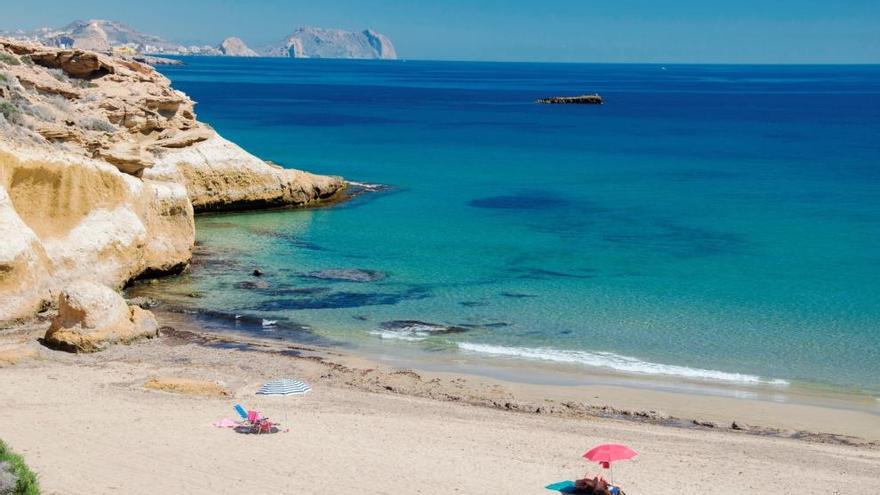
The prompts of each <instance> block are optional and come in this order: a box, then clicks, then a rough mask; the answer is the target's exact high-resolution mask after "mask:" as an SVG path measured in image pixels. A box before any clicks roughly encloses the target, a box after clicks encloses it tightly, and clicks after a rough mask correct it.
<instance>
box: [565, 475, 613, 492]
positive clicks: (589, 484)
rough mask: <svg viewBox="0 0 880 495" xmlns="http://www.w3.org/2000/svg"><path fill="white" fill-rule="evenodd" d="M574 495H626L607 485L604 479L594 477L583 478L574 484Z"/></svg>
mask: <svg viewBox="0 0 880 495" xmlns="http://www.w3.org/2000/svg"><path fill="white" fill-rule="evenodd" d="M574 488H575V493H585V494H591V495H626V494H624V493H623V492H622V491H621V490H620V489H619V488H617V487H615V486H612V485H609V484H608V483H607V482H605V479H604V478H602V477H600V476H596V477H594V478H593V479H590V478H584V479H581V480H576V481H575V482H574Z"/></svg>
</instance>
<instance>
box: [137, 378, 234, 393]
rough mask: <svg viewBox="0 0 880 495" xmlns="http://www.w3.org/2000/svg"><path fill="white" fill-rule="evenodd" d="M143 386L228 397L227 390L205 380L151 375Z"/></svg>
mask: <svg viewBox="0 0 880 495" xmlns="http://www.w3.org/2000/svg"><path fill="white" fill-rule="evenodd" d="M144 388H147V389H150V390H159V391H162V392H171V393H175V394H184V395H200V396H208V397H229V396H230V395H232V394H231V393H230V392H229V390H226V389H225V388H224V387H222V386H220V385H219V384H217V383H214V382H211V381H207V380H192V379H189V378H174V377H153V378H150V379H149V380H147V381H146V383H144Z"/></svg>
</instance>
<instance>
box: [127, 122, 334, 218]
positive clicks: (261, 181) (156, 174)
mask: <svg viewBox="0 0 880 495" xmlns="http://www.w3.org/2000/svg"><path fill="white" fill-rule="evenodd" d="M144 177H145V178H149V179H155V180H159V181H170V182H178V183H181V184H184V185H185V186H186V189H187V192H188V193H189V198H190V201H192V205H193V208H194V210H195V211H196V212H205V211H224V210H239V209H252V208H274V207H283V206H288V205H297V206H310V205H314V204H317V203H320V202H322V201H329V200H332V199H333V198H334V197H335V196H338V195H339V194H341V193H342V192H343V191H344V189H345V182H344V181H343V180H342V179H341V178H339V177H328V176H323V175H314V174H310V173H307V172H303V171H300V170H293V169H284V168H281V167H278V166H276V165H270V164H268V163H266V162H265V161H263V160H260V159H259V158H257V157H255V156H253V155H251V154H250V153H248V152H246V151H244V150H243V149H241V148H240V147H239V146H237V145H236V144H234V143H232V142H230V141H227V140H225V139H223V138H221V137H219V136H215V137H212V138H211V139H208V140H205V141H200V142H197V143H193V144H192V145H191V146H187V147H185V148H174V149H168V150H166V152H165V153H164V154H163V155H162V157H161V158H159V159H158V160H157V161H156V163H155V165H154V166H153V168H151V169H149V170H147V171H145V173H144Z"/></svg>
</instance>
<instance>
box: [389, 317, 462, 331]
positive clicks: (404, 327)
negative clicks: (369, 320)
mask: <svg viewBox="0 0 880 495" xmlns="http://www.w3.org/2000/svg"><path fill="white" fill-rule="evenodd" d="M379 326H380V327H382V328H383V329H384V330H397V331H407V332H423V333H425V332H426V333H431V334H447V333H463V332H467V328H464V327H460V326H449V325H440V324H437V323H428V322H424V321H419V320H392V321H385V322H382V323H381V324H380V325H379Z"/></svg>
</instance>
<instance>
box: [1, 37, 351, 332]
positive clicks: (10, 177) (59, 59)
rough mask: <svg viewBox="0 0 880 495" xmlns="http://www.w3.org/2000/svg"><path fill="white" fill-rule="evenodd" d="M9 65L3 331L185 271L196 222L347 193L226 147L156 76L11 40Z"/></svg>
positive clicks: (4, 117) (140, 67)
mask: <svg viewBox="0 0 880 495" xmlns="http://www.w3.org/2000/svg"><path fill="white" fill-rule="evenodd" d="M0 54H2V55H3V57H0V103H2V106H0V111H2V113H0V235H2V239H3V241H4V242H2V243H0V324H2V323H3V322H7V321H9V320H13V319H18V318H23V317H26V316H28V315H33V314H34V313H35V312H36V311H37V310H38V309H39V308H40V307H43V306H45V305H46V303H47V301H48V302H52V301H54V300H55V297H54V296H53V294H56V295H57V294H58V293H59V291H60V290H61V289H63V288H64V287H66V286H67V284H69V283H71V282H72V281H74V280H87V281H90V282H94V283H99V284H102V285H106V286H108V287H111V288H120V287H122V286H123V284H125V283H126V282H127V281H129V280H131V279H133V278H136V277H141V276H154V275H157V274H163V273H168V272H175V271H178V270H180V269H182V268H183V267H185V266H186V264H187V263H188V262H189V259H190V257H191V255H192V247H193V243H194V239H195V227H194V221H193V213H194V211H213V210H232V209H245V208H259V207H286V206H309V205H313V204H316V203H318V202H321V201H326V200H330V199H333V198H335V197H336V196H337V195H339V194H341V192H342V191H343V190H344V188H345V183H344V182H343V181H342V180H341V179H339V178H335V177H324V176H316V175H312V174H308V173H305V172H301V171H298V170H287V169H282V168H280V167H277V166H273V165H270V164H268V163H266V162H264V161H263V160H260V159H259V158H257V157H255V156H253V155H251V154H249V153H247V152H246V151H245V150H243V149H241V148H240V147H238V146H236V145H235V144H233V143H230V142H229V141H227V140H225V139H223V138H222V137H220V136H219V135H217V133H216V132H214V131H213V130H212V129H211V128H210V127H208V126H206V125H204V124H202V123H200V122H198V121H197V120H196V117H195V113H194V112H193V102H192V101H191V100H190V99H189V98H188V97H187V96H186V95H185V94H183V93H181V92H179V91H175V90H174V89H172V88H171V86H170V83H169V81H168V80H167V79H166V78H165V77H164V76H162V75H161V74H159V73H157V72H156V71H155V70H154V69H153V68H152V67H149V66H146V65H144V64H140V63H137V62H134V61H132V60H129V59H125V58H119V57H112V56H107V55H103V54H95V53H92V52H87V51H83V50H69V49H54V50H53V49H50V48H48V47H45V46H41V45H34V44H29V43H23V42H17V41H10V40H4V39H0ZM7 240H9V242H6V241H7Z"/></svg>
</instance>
